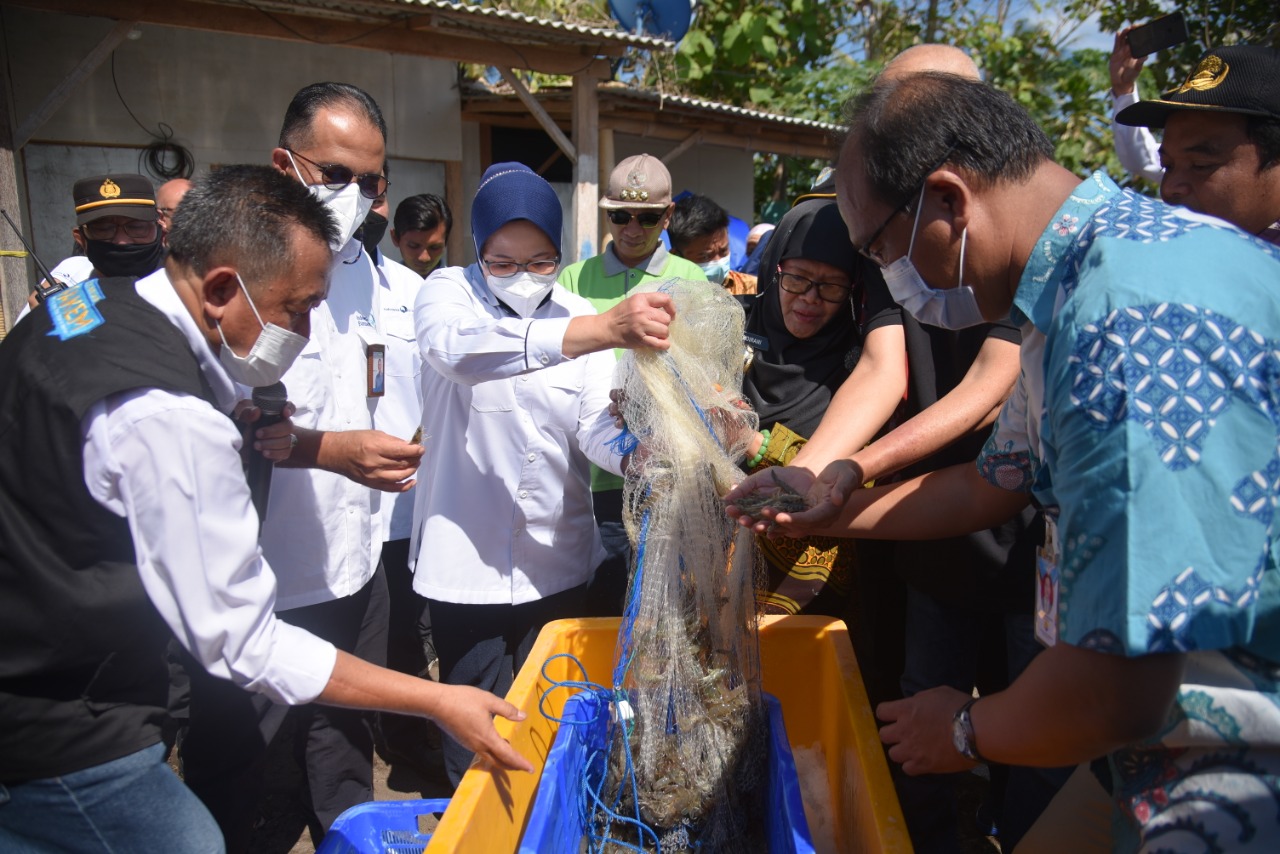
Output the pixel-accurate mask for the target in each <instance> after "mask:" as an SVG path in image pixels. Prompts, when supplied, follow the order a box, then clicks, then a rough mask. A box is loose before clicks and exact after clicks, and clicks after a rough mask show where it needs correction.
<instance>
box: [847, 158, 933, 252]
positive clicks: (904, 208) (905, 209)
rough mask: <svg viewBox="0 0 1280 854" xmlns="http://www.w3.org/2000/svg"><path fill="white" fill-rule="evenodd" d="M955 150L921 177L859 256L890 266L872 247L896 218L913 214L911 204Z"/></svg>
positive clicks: (860, 250) (861, 248) (863, 247)
mask: <svg viewBox="0 0 1280 854" xmlns="http://www.w3.org/2000/svg"><path fill="white" fill-rule="evenodd" d="M955 150H956V145H955V143H952V144H951V145H950V146H948V147H947V153H946V154H944V155H942V157H940V158H939V159H938V162H937V163H935V164H933V165H932V166H930V167H929V168H928V169H926V170H925V173H924V175H922V176H921V177H920V184H919V186H918V187H917V188H916V191H915V192H914V193H912V194H911V195H910V196H908V197H907V200H906V201H905V202H903V203H902V204H900V205H898V207H896V208H894V209H893V212H892V213H890V214H889V215H888V216H887V217H885V218H884V222H882V223H880V227H879V228H877V229H876V230H875V231H874V232H872V234H871V237H870V238H868V239H867V242H866V243H863V244H862V245H861V246H859V247H858V254H859V255H861V256H862V257H863V258H866V259H867V260H868V261H870V262H871V263H872V264H875V265H876V266H877V267H887V266H888V264H886V263H885V260H884V257H883V256H882V255H881V254H880V253H879V252H872V251H871V247H872V246H875V244H876V241H877V240H879V239H880V235H882V234H884V230H885V229H886V228H888V227H889V223H891V222H893V218H894V217H896V216H897V215H898V214H900V213H905V214H909V213H911V203H912V202H913V201H915V200H916V199H917V198H918V197H919V196H920V193H921V192H922V191H923V190H924V182H925V181H927V180H929V176H930V175H932V174H933V173H934V172H937V171H938V170H939V169H941V168H942V164H944V163H946V162H947V158H949V157H950V156H951V155H952V153H954V152H955Z"/></svg>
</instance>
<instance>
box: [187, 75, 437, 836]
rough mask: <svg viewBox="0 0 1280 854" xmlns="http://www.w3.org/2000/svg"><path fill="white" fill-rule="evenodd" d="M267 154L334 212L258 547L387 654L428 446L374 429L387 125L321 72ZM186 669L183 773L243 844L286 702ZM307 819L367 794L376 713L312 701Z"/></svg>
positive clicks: (326, 820) (327, 815)
mask: <svg viewBox="0 0 1280 854" xmlns="http://www.w3.org/2000/svg"><path fill="white" fill-rule="evenodd" d="M271 157H272V164H273V165H274V166H275V167H276V168H277V169H279V170H280V171H281V172H283V173H284V174H286V175H288V176H290V177H291V178H293V179H294V180H296V181H298V182H300V183H301V184H303V185H305V186H306V187H307V189H308V190H309V191H310V192H311V193H312V195H314V196H315V197H316V198H318V199H320V200H321V201H322V202H323V203H324V204H325V207H326V208H327V209H328V210H329V212H330V214H331V215H332V216H333V217H334V219H335V221H336V222H337V223H338V231H339V234H338V237H337V238H336V239H335V241H334V242H333V243H332V244H331V247H330V248H332V249H333V250H334V258H333V263H332V267H331V272H330V277H331V278H330V287H329V295H328V297H327V299H326V300H325V302H324V303H323V304H322V305H321V306H319V307H318V308H317V309H316V312H315V316H314V318H313V322H312V328H311V338H310V340H309V342H308V343H307V346H306V347H305V348H304V349H303V351H302V353H301V355H299V357H298V358H297V360H296V361H295V362H294V363H293V366H292V367H291V368H290V369H289V371H288V373H287V374H285V376H284V384H285V386H286V388H287V389H288V395H289V399H290V401H291V402H292V403H293V404H294V405H295V406H296V407H297V410H296V412H295V413H294V416H293V423H294V426H295V430H294V435H295V436H297V439H298V442H297V447H296V448H295V449H294V452H293V455H292V456H291V457H290V459H289V461H288V462H287V464H286V465H287V466H288V467H287V468H286V467H283V466H282V467H278V468H277V470H276V472H275V473H274V475H273V477H272V482H271V493H270V502H269V504H268V507H267V514H266V518H265V520H264V522H263V525H262V533H261V543H262V551H263V554H264V555H265V556H266V558H267V560H269V561H270V562H271V565H272V567H273V568H274V569H275V572H276V576H277V586H278V591H277V594H276V610H277V612H279V613H280V614H281V617H282V618H283V619H285V620H287V621H289V622H292V623H294V624H295V625H301V626H304V627H306V628H307V629H309V630H310V631H312V632H314V633H316V634H318V635H320V636H321V637H324V638H326V639H327V640H330V641H331V642H332V643H334V645H335V646H337V647H338V648H339V649H342V650H345V651H348V652H350V653H352V654H353V655H355V656H357V657H359V658H362V659H364V660H366V661H370V662H373V663H375V664H384V663H385V662H386V643H387V640H386V631H387V614H388V603H387V587H386V580H385V577H384V574H383V573H382V572H380V571H379V559H380V557H381V552H382V542H383V532H382V519H381V516H380V509H381V500H380V495H381V492H382V491H389V492H402V491H405V490H407V489H409V488H411V487H412V485H413V481H412V480H411V479H410V478H411V477H412V475H413V473H414V471H415V470H416V468H417V463H418V459H419V458H420V457H421V455H422V448H421V446H420V445H415V444H411V443H410V442H409V441H408V440H407V438H404V439H402V438H398V437H395V436H390V435H388V434H386V433H383V432H380V431H378V430H376V429H374V427H375V422H374V412H375V411H376V409H377V406H378V404H379V401H380V400H381V397H382V394H381V392H380V390H379V389H378V388H377V384H376V383H375V382H374V379H375V371H374V367H375V366H376V365H377V364H378V362H379V360H380V359H383V358H385V346H386V345H385V339H384V337H383V333H382V329H381V324H382V321H381V316H380V307H379V295H380V289H379V286H378V277H377V271H376V269H375V268H374V266H373V262H372V261H371V260H370V259H369V257H368V255H367V254H365V252H364V251H363V246H362V245H361V243H360V241H359V240H356V239H354V235H355V231H356V229H357V228H358V227H359V225H360V224H361V223H362V222H363V221H364V218H365V215H366V214H367V213H368V211H369V208H370V206H371V205H372V203H373V200H374V199H375V198H376V197H377V196H379V195H381V194H382V193H384V192H386V188H387V180H386V177H385V176H384V175H383V164H384V163H385V160H386V124H385V122H384V120H383V118H382V113H381V111H380V110H379V108H378V105H377V104H376V103H375V102H374V101H373V99H372V98H370V97H369V95H368V94H367V93H365V92H363V91H362V90H360V89H358V88H356V87H354V86H350V85H347V84H342V83H317V84H313V85H311V86H307V87H305V88H303V89H302V90H301V91H299V92H298V94H297V95H295V96H294V98H293V100H292V101H291V102H290V104H289V107H288V109H287V111H286V113H285V118H284V123H283V127H282V128H281V132H280V143H279V147H277V148H276V149H275V150H274V151H273V152H272V156H271ZM209 688H212V690H203V689H209ZM219 688H221V686H218V685H213V684H211V683H210V682H209V680H201V679H198V678H196V677H193V678H192V701H191V726H190V730H189V733H188V736H187V739H186V742H185V743H184V747H183V751H184V762H185V766H184V767H185V770H186V774H187V781H188V784H189V785H190V786H191V787H192V789H193V790H195V791H196V792H197V793H198V794H199V795H200V796H201V798H202V799H203V800H204V801H205V803H206V805H207V806H209V808H210V811H211V812H213V814H214V816H215V817H216V818H217V819H218V822H219V824H220V825H221V826H222V828H223V832H224V834H225V835H226V837H227V846H228V850H232V851H237V850H244V848H245V847H246V846H247V844H248V834H249V828H250V824H251V822H252V819H253V816H254V810H255V809H256V807H257V803H256V797H255V795H256V794H257V793H258V792H259V791H260V786H261V774H260V772H259V768H258V764H259V763H260V762H261V759H262V757H263V756H264V755H265V745H266V744H267V743H269V742H270V741H271V738H272V737H273V736H274V734H275V732H276V731H277V730H278V729H279V726H280V723H281V722H282V720H283V712H284V710H283V709H280V708H278V707H277V708H270V707H267V706H266V704H264V703H262V702H261V701H258V700H256V698H249V700H251V701H253V702H247V701H246V700H245V699H244V698H242V697H238V696H234V695H232V694H230V693H229V692H227V691H226V690H225V689H222V690H219ZM303 715H304V723H303V730H304V732H305V736H306V740H307V748H306V762H305V764H306V773H307V779H308V792H309V794H310V798H311V808H312V813H313V815H312V817H311V821H310V826H311V830H312V836H313V838H314V839H317V840H318V839H319V837H320V836H321V835H323V833H324V832H325V831H327V829H328V827H329V826H330V825H331V824H332V823H333V821H334V820H335V819H336V818H337V817H338V816H339V815H340V814H341V813H342V812H343V810H345V809H348V808H349V807H352V806H354V805H356V804H359V803H364V802H365V801H369V800H372V798H373V772H372V768H373V764H372V763H373V734H372V729H371V726H370V723H369V720H368V719H367V716H365V715H363V714H361V713H358V712H352V711H350V710H345V709H328V708H323V707H319V706H310V707H308V708H307V709H306V710H305V711H304V712H303Z"/></svg>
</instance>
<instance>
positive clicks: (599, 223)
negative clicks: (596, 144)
mask: <svg viewBox="0 0 1280 854" xmlns="http://www.w3.org/2000/svg"><path fill="white" fill-rule="evenodd" d="M617 159H618V157H617V155H616V154H614V151H613V128H612V127H602V128H600V186H601V187H602V188H604V187H608V186H609V175H610V174H612V173H613V167H614V166H615V165H617ZM604 192H605V191H604V190H603V189H601V190H600V192H599V195H601V196H603V195H604ZM596 227H597V229H598V230H597V231H596V234H599V235H601V237H600V249H599V250H598V251H597V252H596V254H597V255H598V254H600V252H603V251H604V247H605V242H606V238H607V237H608V236H609V229H608V228H606V227H605V224H604V211H602V210H600V209H599V205H597V206H596Z"/></svg>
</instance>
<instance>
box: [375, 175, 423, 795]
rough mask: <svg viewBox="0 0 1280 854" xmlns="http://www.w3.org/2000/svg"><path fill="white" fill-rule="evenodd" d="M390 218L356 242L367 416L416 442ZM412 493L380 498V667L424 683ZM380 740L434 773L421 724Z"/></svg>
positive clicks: (401, 277) (402, 289) (401, 271)
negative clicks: (366, 267)
mask: <svg viewBox="0 0 1280 854" xmlns="http://www.w3.org/2000/svg"><path fill="white" fill-rule="evenodd" d="M390 212H391V210H390V207H389V205H388V204H387V197H386V194H383V195H382V196H379V197H378V198H377V199H375V200H374V203H373V207H372V208H371V209H370V211H369V215H368V216H366V217H365V220H364V225H363V226H361V228H360V231H359V232H358V235H357V236H358V237H359V238H360V242H361V243H363V244H364V248H365V251H366V252H368V253H369V257H370V258H372V259H373V262H374V264H375V266H376V267H377V270H378V286H379V303H380V305H381V308H382V331H383V333H384V336H385V339H386V345H387V353H386V379H385V390H386V394H385V395H384V396H383V398H382V400H381V401H379V403H378V409H377V412H375V413H374V425H375V426H376V427H377V428H378V429H379V430H381V431H382V432H384V433H388V434H390V435H392V436H396V437H398V438H401V439H407V440H409V441H412V442H421V441H422V439H421V435H422V386H421V384H420V380H419V377H420V376H421V374H422V355H421V353H419V352H418V342H417V339H416V338H415V337H414V332H413V303H414V300H415V299H416V298H417V296H418V291H419V290H421V289H422V281H423V280H422V277H421V276H419V275H418V274H417V273H416V272H414V271H413V270H411V269H409V268H408V267H406V266H405V265H404V264H401V263H399V262H398V261H394V260H392V259H391V258H389V257H388V256H387V255H386V254H385V253H384V252H382V251H381V250H380V249H379V248H378V244H379V243H380V242H381V240H382V237H383V235H384V234H385V233H386V230H387V225H388V221H387V214H389V213H390ZM415 495H416V493H415V492H414V491H413V490H412V489H411V490H409V491H408V492H401V493H399V494H396V495H388V496H385V497H384V498H383V507H382V523H383V524H382V539H383V543H382V568H383V571H384V572H385V573H386V576H387V594H388V598H389V600H390V619H389V623H388V625H387V667H390V668H391V669H392V670H396V671H399V672H400V673H408V674H410V675H411V676H425V675H426V674H427V670H428V667H429V665H430V664H431V663H432V661H434V658H435V653H434V648H433V647H432V646H431V642H430V632H431V629H430V618H429V616H428V615H427V613H426V607H427V601H426V600H425V599H423V598H422V597H421V596H419V595H418V594H417V593H415V592H414V590H413V570H412V569H410V567H409V538H410V533H411V531H412V526H413V501H414V498H415ZM378 730H379V734H380V736H381V738H380V740H379V742H378V750H379V752H380V753H382V755H383V758H385V759H387V760H388V761H391V762H396V761H408V762H409V763H411V764H412V765H414V766H416V767H417V769H418V770H419V771H420V772H422V773H431V772H434V771H435V768H436V766H437V765H438V764H439V755H438V751H436V753H435V754H432V753H431V751H430V750H429V748H428V739H429V738H431V739H432V740H434V741H438V736H436V735H434V734H433V733H430V731H429V730H428V728H427V727H426V726H424V725H423V722H422V721H419V720H415V719H412V718H406V717H401V716H393V715H383V716H380V717H379V721H378Z"/></svg>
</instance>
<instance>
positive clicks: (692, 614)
mask: <svg viewBox="0 0 1280 854" xmlns="http://www.w3.org/2000/svg"><path fill="white" fill-rule="evenodd" d="M639 290H660V291H662V292H664V293H668V294H670V295H671V296H672V297H673V298H674V301H675V306H676V318H675V321H674V322H673V323H672V324H671V328H670V340H671V348H670V349H669V350H667V351H665V352H658V351H652V350H629V351H627V353H626V354H625V355H624V356H623V358H622V360H621V361H620V362H619V364H618V367H617V372H616V374H615V385H616V386H618V387H620V388H621V389H622V392H623V398H622V402H621V404H620V408H621V411H622V414H623V416H624V418H625V420H626V424H627V433H626V434H624V437H623V440H622V443H621V444H623V445H626V446H627V447H626V448H625V449H628V450H629V449H634V448H636V447H637V446H638V448H639V450H638V451H637V453H636V454H634V455H633V462H632V464H631V465H630V467H629V469H628V471H627V476H626V485H625V487H624V491H623V497H624V508H625V509H624V520H625V522H626V525H627V530H628V533H629V534H630V537H631V541H632V543H633V546H634V548H633V552H634V560H633V565H632V572H631V581H630V585H629V590H628V598H627V602H626V608H625V611H624V615H623V619H622V627H621V630H620V632H619V635H618V645H617V650H616V652H615V659H614V673H613V686H612V688H613V698H614V701H615V709H616V711H615V720H614V725H613V726H611V727H610V732H609V739H608V742H609V743H608V745H607V748H606V750H607V759H608V761H607V763H606V764H605V770H604V772H603V774H604V777H603V779H601V780H599V781H598V784H599V789H598V795H593V797H594V799H595V803H596V809H594V810H588V815H587V816H585V817H586V818H587V822H588V827H587V835H586V840H587V843H588V844H587V847H588V850H590V851H593V852H594V851H615V850H645V851H657V850H661V851H663V852H676V851H682V850H692V849H695V848H696V849H697V850H699V851H735V852H739V851H752V850H763V845H764V843H763V830H762V816H763V814H764V809H763V793H764V789H765V786H764V780H765V773H766V763H767V758H766V753H767V716H766V713H765V710H764V706H763V702H762V699H761V695H760V658H759V646H758V641H757V635H756V616H755V604H754V597H753V589H754V585H755V584H756V582H757V581H758V580H759V574H760V573H761V572H762V571H763V570H762V564H761V563H760V560H759V557H758V553H757V551H756V547H755V544H754V539H753V536H752V534H751V532H750V531H749V530H747V529H744V528H741V527H739V526H737V525H735V524H734V523H733V522H732V521H731V520H729V519H728V518H726V516H725V512H724V504H723V502H722V500H721V496H722V495H723V494H724V493H725V492H727V491H728V490H729V489H730V488H731V487H732V486H733V485H734V484H735V483H736V482H737V481H738V480H739V479H740V478H741V477H742V475H741V473H740V471H739V469H738V464H739V463H740V462H741V460H742V459H743V457H744V455H745V453H746V446H747V443H748V442H749V440H750V438H751V437H752V435H753V432H752V430H748V429H741V427H740V425H747V426H750V427H751V428H754V427H755V426H756V422H757V419H756V416H755V414H754V413H753V412H750V411H749V410H744V409H742V408H740V399H741V385H742V357H743V350H742V329H743V312H742V308H741V306H740V305H739V304H738V302H737V300H735V299H734V298H733V297H732V296H731V295H730V294H728V293H727V292H726V291H724V289H723V288H720V287H718V286H716V285H714V284H710V283H708V282H692V281H684V280H678V279H676V280H664V281H662V282H659V283H653V284H651V285H649V286H648V287H642V288H640V289H639ZM640 825H643V827H641V826H640ZM752 840H760V841H759V842H753V841H752Z"/></svg>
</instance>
